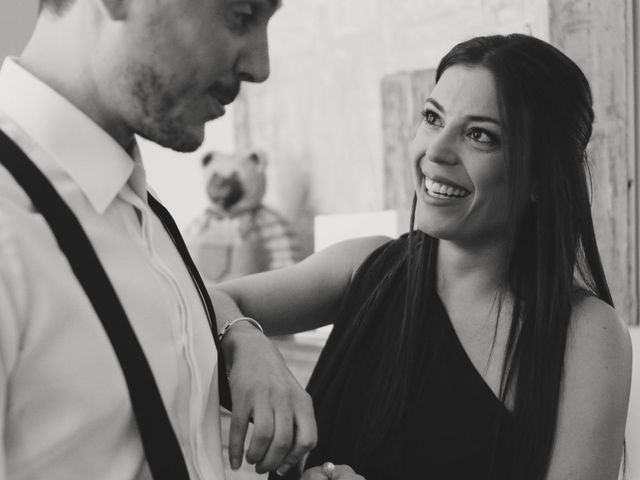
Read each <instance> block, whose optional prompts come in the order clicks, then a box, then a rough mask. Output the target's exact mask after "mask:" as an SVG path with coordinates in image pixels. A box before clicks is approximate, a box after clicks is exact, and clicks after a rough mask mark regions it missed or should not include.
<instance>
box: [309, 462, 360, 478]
mask: <svg viewBox="0 0 640 480" xmlns="http://www.w3.org/2000/svg"><path fill="white" fill-rule="evenodd" d="M327 479H329V480H366V479H365V478H364V477H363V476H362V475H358V474H357V473H356V472H354V471H353V468H351V467H350V466H349V465H336V466H335V468H334V469H333V473H331V475H330V476H329V475H327V473H325V472H324V471H323V467H313V468H310V469H309V470H306V471H305V472H304V473H303V474H302V477H300V480H327Z"/></svg>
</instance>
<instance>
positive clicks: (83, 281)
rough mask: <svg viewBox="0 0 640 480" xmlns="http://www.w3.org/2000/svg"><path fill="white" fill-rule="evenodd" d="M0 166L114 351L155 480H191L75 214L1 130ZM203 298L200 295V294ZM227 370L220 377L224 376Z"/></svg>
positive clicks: (150, 379) (130, 331)
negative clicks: (51, 239)
mask: <svg viewBox="0 0 640 480" xmlns="http://www.w3.org/2000/svg"><path fill="white" fill-rule="evenodd" d="M0 163H2V165H4V167H5V168H6V169H7V170H8V171H9V172H10V173H11V175H13V177H14V178H15V180H16V181H17V183H18V184H19V185H20V186H21V187H22V188H23V190H24V191H25V192H26V193H27V195H28V196H29V197H30V198H31V201H32V202H33V205H34V206H35V208H36V209H37V210H38V211H39V212H40V213H41V214H42V216H43V217H44V219H45V220H46V221H47V223H48V224H49V227H50V228H51V230H52V231H53V234H54V236H55V238H56V240H57V242H58V245H59V247H60V250H61V251H62V252H63V253H64V254H65V255H66V257H67V259H68V261H69V264H70V266H71V269H72V270H73V272H74V274H75V275H76V277H77V279H78V281H79V282H80V285H82V287H83V289H84V291H85V292H86V294H87V297H88V298H89V300H90V302H91V304H92V305H93V308H94V310H95V312H96V314H97V315H98V317H99V318H100V321H101V322H102V326H103V327H104V330H105V332H106V333H107V336H108V337H109V340H110V342H111V345H112V346H113V349H114V351H115V354H116V356H117V358H118V362H119V363H120V367H121V369H122V372H123V374H124V377H125V381H126V383H127V387H128V390H129V398H130V399H131V405H132V407H133V412H134V415H135V418H136V422H137V424H138V430H139V431H140V437H141V439H142V445H143V447H144V452H145V455H146V458H147V462H148V464H149V468H150V470H151V474H152V475H153V478H154V480H188V479H189V472H188V470H187V466H186V463H185V460H184V457H183V455H182V450H181V449H180V444H179V443H178V439H177V438H176V435H175V432H174V431H173V428H172V426H171V422H170V420H169V416H168V414H167V411H166V409H165V406H164V404H163V402H162V397H161V396H160V392H159V390H158V386H157V385H156V382H155V379H154V377H153V373H152V371H151V367H150V366H149V363H148V362H147V358H146V357H145V355H144V352H143V351H142V347H141V346H140V343H139V342H138V339H137V338H136V335H135V332H134V331H133V329H132V328H131V324H130V323H129V320H128V319H127V315H126V313H125V311H124V308H123V307H122V304H121V303H120V300H119V299H118V296H117V294H116V292H115V290H114V289H113V286H112V285H111V282H110V281H109V278H108V277H107V274H106V272H105V270H104V268H103V267H102V265H101V263H100V260H99V259H98V256H97V255H96V252H95V250H94V249H93V246H92V245H91V242H90V241H89V239H88V238H87V235H86V233H85V232H84V230H83V229H82V226H81V225H80V223H79V222H78V219H77V218H76V217H75V215H74V214H73V212H72V211H71V209H70V208H69V207H68V206H67V205H66V203H65V202H64V200H63V199H62V198H61V197H60V195H59V194H58V193H57V192H56V190H55V189H54V187H53V186H52V185H51V183H50V182H49V181H48V180H47V178H46V177H45V176H44V175H43V174H42V172H40V170H39V169H38V168H37V167H36V165H35V164H34V163H33V162H32V161H31V160H30V159H29V158H28V157H27V156H26V155H25V154H24V152H22V150H21V149H20V148H19V147H18V146H17V145H16V144H15V143H14V142H13V141H12V140H11V139H10V138H9V137H7V136H6V134H5V133H4V132H2V131H0ZM201 294H202V291H201ZM224 372H225V371H224V370H222V371H221V372H220V376H221V377H224V378H225V379H226V376H225V373H224Z"/></svg>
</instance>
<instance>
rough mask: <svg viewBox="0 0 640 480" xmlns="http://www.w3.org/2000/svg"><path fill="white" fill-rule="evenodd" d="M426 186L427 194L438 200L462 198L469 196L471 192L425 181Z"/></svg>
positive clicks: (426, 179)
mask: <svg viewBox="0 0 640 480" xmlns="http://www.w3.org/2000/svg"><path fill="white" fill-rule="evenodd" d="M424 186H425V187H426V189H427V192H428V193H429V194H430V195H432V196H434V197H436V198H462V197H466V196H467V195H469V194H470V193H471V192H469V190H465V189H464V188H457V187H452V186H451V185H445V184H444V183H440V182H434V181H433V180H431V179H429V178H426V177H425V179H424Z"/></svg>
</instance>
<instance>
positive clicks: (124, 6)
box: [100, 0, 132, 20]
mask: <svg viewBox="0 0 640 480" xmlns="http://www.w3.org/2000/svg"><path fill="white" fill-rule="evenodd" d="M100 1H101V2H102V4H103V5H104V8H105V10H106V11H107V13H108V14H109V16H110V17H111V19H112V20H125V19H126V18H127V15H128V14H129V8H130V6H131V5H130V4H131V1H132V0H100Z"/></svg>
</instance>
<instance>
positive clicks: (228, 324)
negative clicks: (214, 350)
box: [218, 317, 264, 341]
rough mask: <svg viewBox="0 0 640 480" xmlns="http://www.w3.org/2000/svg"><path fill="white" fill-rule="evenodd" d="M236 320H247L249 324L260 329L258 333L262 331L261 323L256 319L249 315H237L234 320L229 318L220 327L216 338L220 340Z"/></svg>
mask: <svg viewBox="0 0 640 480" xmlns="http://www.w3.org/2000/svg"><path fill="white" fill-rule="evenodd" d="M238 322H249V323H250V324H251V325H253V326H254V327H256V328H257V329H258V330H260V333H264V330H262V325H260V324H259V323H258V321H257V320H255V319H253V318H251V317H238V318H236V319H234V320H229V321H227V322H226V323H225V324H224V327H222V330H220V333H218V340H220V341H222V338H223V337H224V336H225V335H226V334H227V332H228V331H229V330H231V327H233V326H234V325H235V324H236V323H238Z"/></svg>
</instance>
